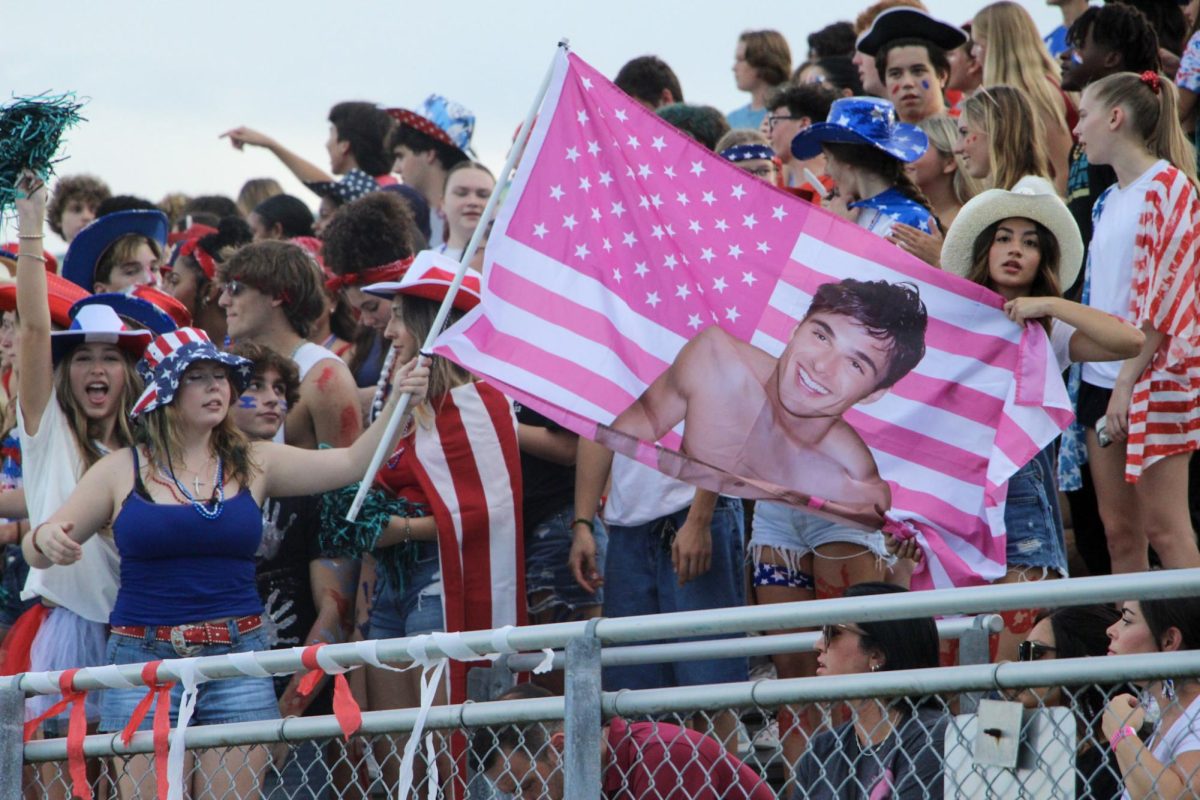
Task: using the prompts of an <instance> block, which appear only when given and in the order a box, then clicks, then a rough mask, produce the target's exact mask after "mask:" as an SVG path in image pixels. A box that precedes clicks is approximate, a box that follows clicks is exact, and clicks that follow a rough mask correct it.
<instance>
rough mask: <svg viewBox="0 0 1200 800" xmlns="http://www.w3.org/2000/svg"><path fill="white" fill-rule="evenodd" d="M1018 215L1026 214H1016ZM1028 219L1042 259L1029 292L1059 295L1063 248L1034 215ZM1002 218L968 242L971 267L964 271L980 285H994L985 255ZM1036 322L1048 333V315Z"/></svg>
mask: <svg viewBox="0 0 1200 800" xmlns="http://www.w3.org/2000/svg"><path fill="white" fill-rule="evenodd" d="M1006 219H1007V218H1006ZM1018 219H1029V218H1028V217H1018ZM1029 221H1030V222H1032V223H1033V224H1034V227H1035V228H1037V238H1038V252H1039V253H1041V262H1040V263H1039V264H1038V271H1037V275H1035V276H1034V278H1033V283H1032V284H1030V286H1029V296H1030V297H1061V296H1062V289H1061V287H1060V286H1059V284H1058V264H1059V261H1061V259H1062V251H1061V249H1060V248H1059V246H1058V239H1057V238H1055V236H1054V234H1053V233H1051V232H1050V229H1049V228H1047V227H1046V226H1045V225H1043V224H1042V223H1040V222H1038V221H1037V220H1036V219H1031V220H1029ZM1001 222H1004V220H1002V219H998V220H996V221H995V222H993V223H992V224H991V225H988V226H987V227H986V228H984V229H983V230H982V231H981V232H980V234H979V235H978V236H976V237H975V243H974V244H973V245H972V246H971V268H970V269H969V270H968V271H967V275H966V277H967V280H969V281H974V282H975V283H978V284H979V285H980V286H986V287H988V288H989V289H992V288H994V286H993V285H992V273H991V269H990V265H989V264H988V256H989V254H990V253H991V249H992V242H993V241H995V239H996V231H997V230H999V228H1000V223H1001ZM1038 322H1040V323H1041V324H1042V326H1043V327H1045V329H1046V332H1047V333H1049V332H1050V318H1049V317H1043V318H1042V319H1039V320H1038Z"/></svg>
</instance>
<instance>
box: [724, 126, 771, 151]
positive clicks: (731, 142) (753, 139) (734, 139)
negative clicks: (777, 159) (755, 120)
mask: <svg viewBox="0 0 1200 800" xmlns="http://www.w3.org/2000/svg"><path fill="white" fill-rule="evenodd" d="M740 144H761V145H763V146H765V147H770V146H771V143H770V142H768V141H767V137H765V136H763V135H762V133H761V132H760V131H757V130H755V129H753V128H734V129H733V130H731V131H729V133H726V134H725V135H724V136H722V137H721V138H720V139H718V140H717V146H716V147H714V148H713V150H714V151H715V152H717V153H720V152H721V151H722V150H726V149H728V148H730V147H737V146H738V145H740Z"/></svg>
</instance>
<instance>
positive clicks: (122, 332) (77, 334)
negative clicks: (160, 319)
mask: <svg viewBox="0 0 1200 800" xmlns="http://www.w3.org/2000/svg"><path fill="white" fill-rule="evenodd" d="M153 337H154V334H152V333H151V332H150V331H135V330H130V329H129V328H127V327H125V323H123V322H121V318H120V317H119V316H117V312H116V311H113V310H112V309H111V308H110V307H108V306H104V305H92V306H84V307H83V308H80V309H79V311H78V313H76V314H75V316H74V318H73V319H72V320H71V325H70V327H68V328H67V329H66V330H64V331H54V332H53V333H51V334H50V360H51V361H52V362H53V363H55V364H57V363H58V362H60V361H62V359H63V357H64V356H66V355H67V354H68V353H70V352H71V350H72V348H74V347H75V346H76V345H81V344H84V343H87V342H100V343H103V344H115V345H116V346H117V347H119V348H121V349H122V350H124V351H126V352H128V353H132V354H133V355H134V356H140V355H141V354H142V351H143V350H145V349H146V345H147V344H149V343H150V340H151V339H152V338H153Z"/></svg>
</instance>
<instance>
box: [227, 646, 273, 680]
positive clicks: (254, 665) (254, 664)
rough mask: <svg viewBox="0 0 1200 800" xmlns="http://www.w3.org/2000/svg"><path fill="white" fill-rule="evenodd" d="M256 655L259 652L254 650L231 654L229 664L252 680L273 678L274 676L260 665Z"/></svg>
mask: <svg viewBox="0 0 1200 800" xmlns="http://www.w3.org/2000/svg"><path fill="white" fill-rule="evenodd" d="M256 655H257V652H255V651H253V650H251V651H248V652H245V653H229V663H230V664H231V665H232V666H233V668H234V669H236V670H237V671H238V672H240V673H242V674H243V675H249V676H250V677H251V678H273V677H274V675H273V674H272V673H270V672H268V671H267V670H266V669H265V668H264V667H263V665H262V664H259V663H258V659H257V658H256V657H255V656H256Z"/></svg>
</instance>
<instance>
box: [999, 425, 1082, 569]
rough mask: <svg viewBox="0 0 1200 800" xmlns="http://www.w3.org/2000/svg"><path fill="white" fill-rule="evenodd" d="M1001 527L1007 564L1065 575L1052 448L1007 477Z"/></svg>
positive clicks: (1062, 537)
mask: <svg viewBox="0 0 1200 800" xmlns="http://www.w3.org/2000/svg"><path fill="white" fill-rule="evenodd" d="M1004 527H1005V529H1006V531H1007V536H1008V543H1007V550H1006V557H1007V559H1008V566H1010V567H1018V568H1031V567H1032V568H1034V569H1042V570H1054V571H1055V572H1057V573H1058V574H1059V575H1060V576H1062V577H1064V578H1065V577H1067V544H1066V540H1065V538H1064V535H1063V523H1062V512H1061V510H1060V509H1059V507H1058V489H1057V487H1056V486H1055V484H1054V448H1053V447H1047V448H1046V449H1045V450H1042V451H1041V452H1040V453H1038V454H1037V455H1036V456H1034V457H1033V460H1032V461H1030V462H1029V463H1028V464H1026V465H1025V466H1023V467H1021V469H1019V470H1017V472H1016V474H1015V475H1013V476H1012V477H1011V478H1009V480H1008V501H1007V503H1006V504H1005V507H1004Z"/></svg>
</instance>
